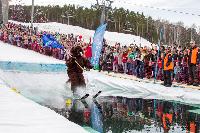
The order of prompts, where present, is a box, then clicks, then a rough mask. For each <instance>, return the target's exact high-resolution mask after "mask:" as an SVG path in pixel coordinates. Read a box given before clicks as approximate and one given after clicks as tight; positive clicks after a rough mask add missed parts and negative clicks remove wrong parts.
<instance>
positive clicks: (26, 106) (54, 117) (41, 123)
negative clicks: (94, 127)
mask: <svg viewBox="0 0 200 133" xmlns="http://www.w3.org/2000/svg"><path fill="white" fill-rule="evenodd" d="M0 90H1V91H0V97H1V98H0V105H1V109H0V132H1V133H42V132H47V133H56V132H59V133H64V132H71V133H78V132H80V133H85V132H86V131H85V130H84V129H83V128H82V127H80V126H78V125H76V124H75V123H73V122H70V121H69V120H67V119H66V118H64V117H63V116H61V115H59V114H57V113H55V112H54V111H53V110H50V109H48V108H46V107H43V106H41V105H39V104H37V103H35V102H33V101H31V100H29V99H26V98H24V97H23V96H21V95H20V94H17V93H16V92H14V91H12V90H11V89H10V88H8V87H7V86H6V85H4V83H3V82H1V81H0Z"/></svg>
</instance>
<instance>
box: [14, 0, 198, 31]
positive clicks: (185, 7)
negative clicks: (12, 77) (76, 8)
mask: <svg viewBox="0 0 200 133" xmlns="http://www.w3.org/2000/svg"><path fill="white" fill-rule="evenodd" d="M31 2H32V0H12V2H11V4H16V3H18V4H22V5H31ZM95 3H96V0H35V4H36V5H49V4H50V5H60V6H62V5H64V4H76V5H81V6H87V7H90V6H91V5H92V4H95ZM135 4H136V5H135ZM140 5H142V6H140ZM145 6H149V7H151V6H153V7H155V8H164V9H170V10H176V11H179V12H187V13H190V14H188V15H186V14H180V13H174V12H169V11H163V10H157V9H152V8H147V7H145ZM113 7H124V8H126V9H130V10H133V11H139V12H144V15H145V16H152V17H153V18H154V19H158V18H161V19H166V20H169V21H170V22H173V23H176V22H178V21H182V22H184V24H185V25H186V26H188V27H190V26H191V25H192V24H196V25H197V26H200V16H197V15H200V0H173V1H172V0H171V1H170V2H169V0H114V3H113ZM191 14H196V15H191Z"/></svg>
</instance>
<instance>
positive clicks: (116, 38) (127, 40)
mask: <svg viewBox="0 0 200 133" xmlns="http://www.w3.org/2000/svg"><path fill="white" fill-rule="evenodd" d="M10 22H14V23H17V24H22V25H27V26H28V25H29V26H30V24H29V23H20V22H16V21H10ZM33 26H34V27H38V29H39V30H42V31H50V32H59V33H62V34H71V33H73V34H74V35H82V36H83V39H84V41H85V42H87V43H89V40H90V38H93V36H94V33H95V31H94V30H88V29H84V28H81V27H79V26H72V25H66V24H61V23H56V22H50V23H34V24H33ZM104 38H105V39H106V41H107V42H108V45H112V46H113V45H115V43H116V42H117V43H121V45H122V46H123V45H126V46H129V45H130V44H136V45H138V46H140V44H141V46H148V47H151V44H152V43H150V42H149V41H147V40H146V39H144V38H142V37H139V36H135V35H131V34H124V33H117V32H108V31H106V32H105V35H104Z"/></svg>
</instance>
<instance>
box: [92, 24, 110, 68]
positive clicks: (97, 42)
mask: <svg viewBox="0 0 200 133" xmlns="http://www.w3.org/2000/svg"><path fill="white" fill-rule="evenodd" d="M106 26H107V24H103V25H100V26H99V27H98V28H97V30H96V31H95V34H94V38H93V44H92V60H91V64H92V65H93V66H94V68H96V67H98V66H99V58H100V55H101V50H102V47H103V38H104V34H105V30H106Z"/></svg>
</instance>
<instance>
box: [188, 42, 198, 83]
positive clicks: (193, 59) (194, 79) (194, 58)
mask: <svg viewBox="0 0 200 133" xmlns="http://www.w3.org/2000/svg"><path fill="white" fill-rule="evenodd" d="M190 44H191V49H190V52H189V61H188V66H189V83H188V85H193V86H198V84H199V83H198V82H199V81H198V75H197V68H198V47H197V46H196V44H195V42H194V41H191V42H190Z"/></svg>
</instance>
